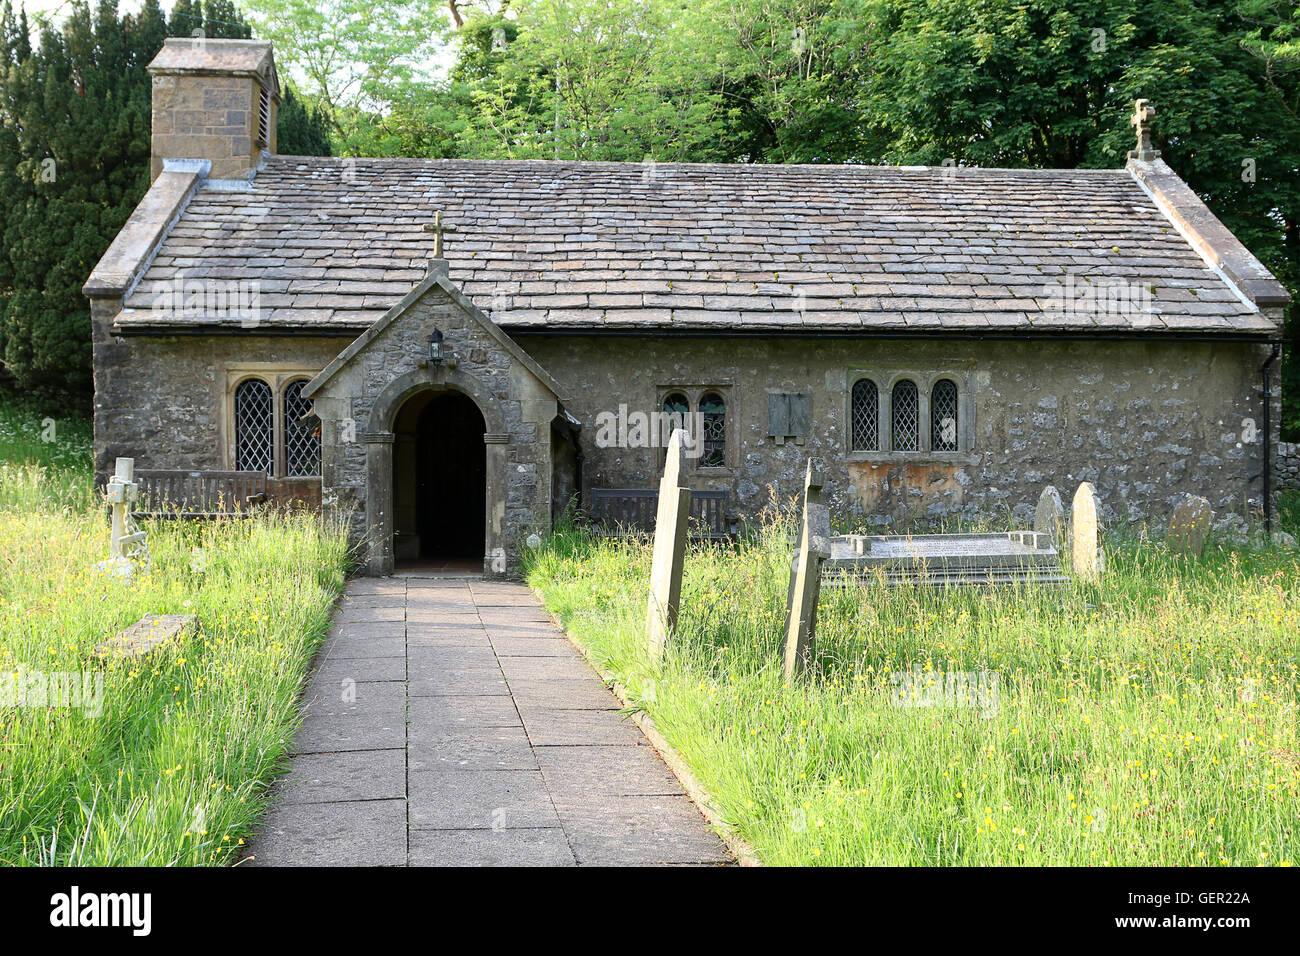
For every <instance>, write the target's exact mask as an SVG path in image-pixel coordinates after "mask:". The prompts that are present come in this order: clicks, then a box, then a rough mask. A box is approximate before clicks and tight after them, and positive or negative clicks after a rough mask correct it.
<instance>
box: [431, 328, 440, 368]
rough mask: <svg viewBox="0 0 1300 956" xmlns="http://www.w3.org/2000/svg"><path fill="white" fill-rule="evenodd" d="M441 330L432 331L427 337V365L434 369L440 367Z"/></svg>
mask: <svg viewBox="0 0 1300 956" xmlns="http://www.w3.org/2000/svg"><path fill="white" fill-rule="evenodd" d="M442 359H443V355H442V330H441V329H434V330H433V332H432V334H430V336H429V364H430V365H432V366H433V367H434V368H439V367H440V366H441V365H442Z"/></svg>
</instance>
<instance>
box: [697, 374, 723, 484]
mask: <svg viewBox="0 0 1300 956" xmlns="http://www.w3.org/2000/svg"><path fill="white" fill-rule="evenodd" d="M700 416H701V418H702V419H703V421H704V449H703V455H702V456H701V458H700V464H701V465H702V466H703V467H705V468H723V467H725V466H726V464H727V403H726V402H724V401H723V400H722V396H721V395H719V394H718V393H717V392H705V393H704V394H703V395H701V396H700Z"/></svg>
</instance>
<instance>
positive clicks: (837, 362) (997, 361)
mask: <svg viewBox="0 0 1300 956" xmlns="http://www.w3.org/2000/svg"><path fill="white" fill-rule="evenodd" d="M517 339H518V340H519V341H520V343H521V344H523V345H524V347H525V348H526V349H528V351H529V352H530V354H532V355H533V356H534V357H535V358H536V359H537V360H538V361H539V362H540V363H541V364H542V365H543V366H544V367H545V368H546V369H548V370H549V371H550V372H551V374H552V375H553V376H555V378H556V379H558V380H559V381H560V382H562V383H564V385H565V388H566V389H567V390H568V392H569V398H570V401H569V404H568V406H567V407H568V409H569V410H570V411H571V412H572V413H573V414H574V415H575V416H577V417H578V418H579V419H581V420H582V422H583V424H584V427H583V431H582V442H583V452H584V455H585V464H584V469H583V484H584V489H583V490H584V499H585V497H586V494H587V493H588V492H589V491H590V489H591V488H592V487H637V488H649V487H653V486H654V483H655V481H656V479H657V474H658V470H659V468H660V467H661V461H662V452H660V451H658V450H655V449H636V448H620V447H612V448H600V447H597V446H596V443H595V440H594V439H595V428H594V423H595V421H596V418H597V415H598V414H599V413H600V412H602V411H608V412H617V410H618V406H619V404H620V403H625V404H626V405H627V406H629V408H630V409H641V410H644V411H652V410H654V409H655V407H656V402H657V400H658V398H659V396H661V395H662V393H663V390H664V389H665V388H667V387H669V386H676V385H684V386H691V387H692V388H695V389H698V388H700V387H705V386H718V387H719V388H720V389H721V390H723V391H724V393H725V394H727V395H728V396H729V408H728V429H729V434H730V440H731V446H730V447H729V449H728V455H729V458H728V461H727V463H726V467H725V468H722V469H704V468H700V467H699V466H698V464H694V465H692V473H691V484H692V486H693V487H697V488H724V489H727V490H728V491H729V492H730V493H731V501H732V506H733V509H734V511H735V512H736V514H737V516H738V517H752V516H753V515H755V514H756V513H758V512H759V511H760V510H761V509H762V508H763V506H764V505H765V504H766V503H768V502H769V501H771V500H773V497H774V496H775V498H776V499H780V500H790V499H792V498H793V496H795V495H796V494H797V493H798V491H799V488H800V487H801V486H800V481H801V478H802V475H803V468H804V461H805V459H806V458H807V456H809V455H814V454H815V455H820V456H823V457H824V458H826V460H827V462H828V465H829V466H830V468H829V482H828V486H827V489H826V492H825V494H826V496H827V499H828V500H829V501H830V502H831V503H832V505H833V506H834V507H835V508H836V509H837V510H840V511H841V512H849V513H851V514H852V513H856V514H857V515H858V516H859V517H860V519H861V520H862V522H863V523H864V524H867V525H870V526H876V527H881V528H889V527H903V526H905V525H908V524H911V523H913V522H915V521H916V520H917V519H922V520H925V519H948V518H974V517H976V516H994V517H996V516H999V515H1005V514H1007V513H1010V514H1012V515H1014V516H1015V519H1016V520H1017V521H1019V522H1022V523H1027V522H1030V521H1032V518H1033V508H1034V505H1035V503H1036V502H1037V499H1038V495H1039V493H1040V492H1041V491H1042V488H1043V486H1044V485H1046V484H1049V483H1050V484H1055V485H1056V486H1057V487H1058V488H1061V489H1062V493H1063V494H1066V495H1068V494H1070V493H1072V492H1073V489H1074V488H1075V487H1076V486H1077V485H1078V484H1079V483H1080V482H1082V481H1091V482H1092V483H1093V484H1094V485H1096V486H1097V490H1098V492H1099V495H1100V498H1101V502H1102V510H1103V516H1104V517H1105V518H1106V519H1107V520H1108V521H1110V522H1122V523H1125V524H1131V525H1140V524H1142V523H1144V522H1150V523H1152V524H1153V525H1161V524H1163V522H1164V521H1165V519H1166V516H1167V515H1168V513H1169V512H1170V510H1171V509H1172V508H1173V506H1174V505H1175V504H1176V503H1177V501H1178V500H1179V498H1180V496H1181V495H1182V494H1183V493H1184V492H1193V493H1196V494H1200V495H1205V496H1206V497H1208V498H1209V499H1210V502H1211V504H1212V506H1213V507H1214V508H1215V510H1216V511H1217V512H1219V513H1221V514H1222V513H1226V512H1238V513H1243V512H1245V511H1246V510H1247V508H1248V502H1249V501H1250V500H1251V499H1254V506H1255V507H1257V506H1258V498H1259V495H1260V492H1261V489H1260V486H1259V481H1258V479H1256V480H1255V481H1254V482H1253V483H1252V482H1250V481H1249V476H1251V475H1257V474H1258V472H1259V470H1260V469H1259V464H1260V462H1259V458H1260V455H1261V453H1262V442H1261V441H1260V437H1262V436H1258V435H1256V436H1255V441H1254V442H1253V443H1249V442H1246V441H1243V433H1247V434H1248V433H1249V427H1250V426H1249V424H1248V423H1247V420H1248V419H1249V420H1252V421H1253V422H1258V421H1260V420H1261V418H1262V414H1261V412H1262V410H1261V408H1260V407H1259V400H1258V393H1257V383H1258V368H1259V365H1260V364H1261V363H1262V362H1263V360H1264V358H1265V356H1266V354H1267V352H1266V350H1265V349H1262V348H1259V347H1255V346H1246V345H1232V344H1221V345H1220V344H1215V345H1209V344H1198V343H1178V342H1168V343H1163V342H1137V341H1135V342H1073V343H1071V342H1061V343H1051V342H1029V341H1021V342H1015V341H975V340H964V341H963V340H917V341H903V340H874V341H872V340H846V339H826V340H816V339H766V340H765V339H760V338H737V339H732V340H721V339H705V338H613V337H603V338H594V337H588V338H581V337H571V338H570V337H540V336H533V337H528V336H524V335H522V334H521V335H519V336H517ZM875 367H887V368H891V369H914V370H915V371H917V372H918V373H921V374H926V373H929V372H931V371H934V370H944V371H948V372H951V373H952V374H954V375H955V376H959V377H962V378H963V379H964V380H965V381H967V382H969V388H970V393H969V395H968V402H967V404H966V405H965V406H964V408H965V409H966V415H967V418H968V421H966V422H964V423H963V425H962V428H963V429H966V428H969V433H968V441H969V448H968V450H967V451H966V452H963V453H960V454H950V455H947V456H944V455H931V456H928V457H925V456H920V455H911V456H903V457H902V458H900V459H898V460H887V459H888V458H889V456H885V455H878V454H871V453H866V454H851V453H850V452H849V448H848V446H849V441H850V435H849V428H848V426H847V421H846V420H847V416H848V405H849V403H848V390H849V389H850V388H851V387H852V382H850V381H848V379H849V377H850V370H853V369H863V368H875ZM769 393H800V394H806V395H807V396H809V401H810V405H811V408H810V410H809V414H810V415H811V427H810V428H809V429H808V433H807V438H806V439H805V440H804V441H803V442H802V443H799V442H797V441H792V440H789V439H786V440H785V441H783V442H780V443H778V442H777V441H775V440H774V439H773V438H771V437H769V435H768V430H769V398H768V395H769ZM1275 399H1276V396H1275ZM1273 420H1274V421H1276V420H1277V417H1276V415H1274V419H1273Z"/></svg>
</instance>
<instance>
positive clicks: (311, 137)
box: [275, 83, 330, 156]
mask: <svg viewBox="0 0 1300 956" xmlns="http://www.w3.org/2000/svg"><path fill="white" fill-rule="evenodd" d="M275 130H276V137H275V138H276V149H277V150H278V151H279V152H280V153H283V154H284V155H286V156H329V155H330V127H329V120H327V119H326V118H325V114H324V113H322V112H321V111H320V110H319V109H318V108H317V107H315V106H309V105H307V104H306V103H304V102H303V101H302V100H301V99H299V98H298V96H297V95H295V94H294V91H293V87H292V86H290V85H288V84H287V83H286V84H285V86H284V90H283V91H282V98H281V100H280V113H279V118H278V119H277V120H276V124H275Z"/></svg>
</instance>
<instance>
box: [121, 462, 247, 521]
mask: <svg viewBox="0 0 1300 956" xmlns="http://www.w3.org/2000/svg"><path fill="white" fill-rule="evenodd" d="M135 479H136V481H138V482H139V483H140V498H139V500H138V502H137V509H138V510H136V511H134V512H133V514H134V516H135V517H137V518H237V517H247V516H248V515H249V514H250V513H251V512H252V509H254V508H255V507H256V506H257V505H260V504H263V503H265V501H266V472H264V471H185V470H165V469H148V468H139V469H136V472H135Z"/></svg>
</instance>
